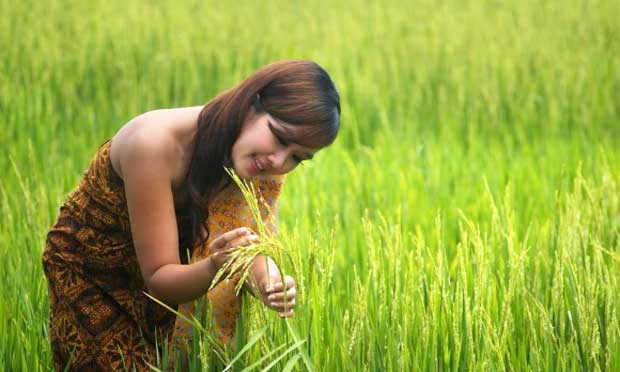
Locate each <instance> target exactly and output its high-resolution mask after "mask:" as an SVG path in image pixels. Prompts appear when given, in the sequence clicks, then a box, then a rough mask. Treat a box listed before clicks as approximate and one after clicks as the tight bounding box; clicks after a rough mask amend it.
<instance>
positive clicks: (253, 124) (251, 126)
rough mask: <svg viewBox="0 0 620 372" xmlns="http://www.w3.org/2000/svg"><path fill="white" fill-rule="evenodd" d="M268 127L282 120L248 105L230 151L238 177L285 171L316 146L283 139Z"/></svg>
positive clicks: (280, 126) (276, 126) (290, 168)
mask: <svg viewBox="0 0 620 372" xmlns="http://www.w3.org/2000/svg"><path fill="white" fill-rule="evenodd" d="M272 128H282V124H281V123H280V122H278V121H277V120H275V119H274V118H273V117H272V116H271V115H269V114H267V113H260V114H257V113H256V111H255V109H254V107H251V108H250V110H249V111H248V115H247V116H246V119H245V121H244V123H243V126H242V128H241V133H240V134H239V137H238V138H237V141H235V143H234V144H233V147H232V151H231V158H232V166H233V169H234V170H235V173H237V175H238V176H239V177H241V178H243V179H252V178H254V177H256V176H258V175H261V174H270V175H274V174H284V173H288V172H290V171H292V170H293V169H294V168H295V167H296V166H297V165H299V163H301V162H302V161H304V160H309V159H311V158H312V156H313V155H314V154H315V153H316V152H317V151H318V150H319V149H316V148H310V147H304V146H301V145H298V144H296V143H292V142H291V143H288V142H286V141H283V140H282V139H281V138H279V137H278V136H277V135H276V133H275V132H274V131H273V130H272Z"/></svg>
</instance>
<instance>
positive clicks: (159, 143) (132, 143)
mask: <svg viewBox="0 0 620 372" xmlns="http://www.w3.org/2000/svg"><path fill="white" fill-rule="evenodd" d="M199 112H200V111H199V110H198V109H196V108H193V107H189V108H178V109H162V110H154V111H149V112H146V113H144V114H142V115H139V116H137V117H135V118H134V119H132V120H130V121H129V122H128V123H127V124H125V125H124V126H123V127H122V128H121V129H120V130H119V131H118V132H117V133H116V134H115V135H114V137H112V143H111V145H110V146H111V147H110V159H111V162H112V166H113V168H114V170H115V171H116V172H117V173H118V175H119V176H120V177H121V178H123V168H124V164H126V163H127V162H133V161H142V162H143V161H145V159H152V160H151V161H152V164H151V165H152V166H156V167H158V168H161V167H163V168H164V170H167V172H165V173H167V174H169V175H171V177H172V178H174V177H175V176H176V175H178V174H179V173H180V172H181V173H182V172H183V163H184V162H185V158H186V157H187V154H188V146H189V145H190V143H191V139H192V137H193V135H194V130H193V127H195V122H196V119H197V117H198V113H199Z"/></svg>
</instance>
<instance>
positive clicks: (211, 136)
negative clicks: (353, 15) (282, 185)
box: [180, 60, 340, 262]
mask: <svg viewBox="0 0 620 372" xmlns="http://www.w3.org/2000/svg"><path fill="white" fill-rule="evenodd" d="M252 106H253V107H254V108H255V109H256V111H257V112H259V113H260V112H267V113H268V114H270V115H271V116H273V117H274V119H276V120H279V121H281V122H283V124H284V125H283V130H282V131H281V133H278V134H279V135H280V136H281V137H282V138H284V139H285V140H287V141H289V142H295V143H298V144H300V145H302V146H307V147H313V148H321V147H324V146H327V145H329V144H331V143H332V142H333V141H334V139H335V138H336V135H337V134H338V129H339V127H340V96H339V94H338V91H337V90H336V87H335V85H334V83H333V81H332V80H331V78H330V77H329V75H328V74H327V72H326V71H325V70H324V69H323V68H321V67H320V66H319V65H318V64H316V63H314V62H311V61H301V60H292V61H281V62H275V63H272V64H269V65H267V66H264V67H262V68H260V69H258V70H257V71H256V72H255V73H254V74H252V75H251V76H249V77H248V78H247V79H245V80H244V81H243V82H242V83H241V84H239V85H238V86H236V87H234V88H232V89H230V90H227V91H224V92H222V93H220V94H219V95H217V96H216V97H215V98H213V99H212V100H211V101H209V102H208V103H207V104H206V105H205V107H204V108H203V109H202V111H201V112H200V115H199V116H198V131H197V134H196V138H195V140H194V141H195V142H194V150H193V154H192V158H191V162H190V166H189V171H188V173H187V176H186V179H185V189H186V191H187V194H188V195H189V205H188V215H189V225H188V229H190V230H191V231H189V234H188V236H191V238H190V241H189V242H188V243H187V244H183V245H184V246H185V247H180V250H181V260H182V261H183V262H186V260H185V258H186V254H187V252H183V251H184V250H185V249H189V250H190V252H189V253H190V254H191V252H192V251H193V249H194V248H195V247H196V246H198V244H197V243H199V244H200V246H204V245H205V244H206V240H207V239H208V234H209V230H208V226H207V218H208V216H209V210H208V204H209V201H210V199H211V198H212V197H213V196H214V195H215V194H216V193H217V191H219V190H218V188H219V187H221V186H222V184H228V183H229V182H230V180H229V177H228V175H227V174H226V173H225V171H224V166H225V165H229V164H230V153H231V149H232V146H233V144H234V143H235V141H236V140H237V137H239V133H240V132H241V127H242V125H243V123H244V120H245V117H246V115H247V114H248V111H249V109H250V107H252ZM201 228H204V230H205V232H206V233H207V236H206V237H205V236H203V235H202V233H201V230H202V229H201Z"/></svg>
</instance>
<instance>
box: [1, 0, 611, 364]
mask: <svg viewBox="0 0 620 372" xmlns="http://www.w3.org/2000/svg"><path fill="white" fill-rule="evenodd" d="M0 9H2V12H0V148H1V151H2V156H0V174H1V175H2V177H1V178H0V277H1V278H2V281H1V282H0V293H1V294H2V300H0V335H2V337H1V340H0V366H3V367H4V368H5V369H6V370H12V371H38V370H41V371H47V370H50V369H51V368H52V354H51V349H50V344H49V337H48V325H47V321H48V308H49V303H48V297H47V284H46V282H45V277H44V275H43V271H42V266H41V253H42V249H43V247H44V241H45V236H46V234H47V232H48V231H49V229H50V227H51V226H52V224H53V223H54V221H55V219H56V217H57V215H58V208H59V206H60V205H61V204H62V202H63V201H64V200H65V198H66V197H67V195H68V194H69V193H70V192H71V191H72V190H73V188H74V187H75V186H76V185H77V184H78V182H79V180H80V179H81V177H82V174H83V172H84V170H85V169H86V167H87V166H88V163H89V161H90V160H91V158H92V156H93V154H94V152H95V150H96V149H97V147H98V145H100V144H101V143H103V141H104V140H105V139H107V138H109V137H111V136H112V135H114V133H115V132H116V131H117V130H118V129H119V128H120V127H121V126H122V125H123V124H125V123H126V122H127V121H129V120H130V119H131V118H133V117H135V116H137V115H139V114H140V113H142V112H145V111H149V110H153V109H156V108H164V107H178V106H189V105H196V104H202V103H205V102H207V101H208V100H209V99H210V98H211V97H213V96H214V95H215V94H217V93H218V92H220V91H222V90H224V89H226V88H228V87H231V86H233V85H235V84H237V83H238V82H240V81H241V80H242V79H243V78H245V77H246V76H247V75H249V74H250V73H252V72H253V71H254V70H255V69H257V68H258V67H260V66H262V65H264V64H267V63H269V62H272V61H276V60H281V59H293V58H294V59H298V58H299V59H310V60H314V61H316V62H318V63H319V64H320V65H322V66H323V67H324V68H325V69H326V70H327V71H328V72H330V74H331V76H332V78H333V80H334V81H335V82H336V84H337V86H338V88H339V91H340V94H341V100H342V129H341V132H340V135H339V138H338V139H337V140H336V143H335V144H334V145H333V146H331V147H330V148H328V149H325V150H323V151H321V152H319V153H318V154H317V156H315V159H314V160H312V161H311V164H309V165H306V166H302V167H300V169H298V170H295V171H294V172H293V173H291V174H290V175H289V176H288V177H287V181H286V185H285V187H284V191H283V195H282V196H281V199H280V202H279V228H280V232H279V234H280V235H279V239H281V241H282V242H283V243H285V246H286V247H287V254H289V255H290V260H288V261H289V262H288V266H287V267H286V270H287V273H290V274H291V275H293V276H294V277H295V278H296V282H297V288H298V294H297V306H296V310H295V317H294V318H291V319H289V320H287V321H284V320H281V319H280V318H279V317H278V316H277V313H275V312H273V311H270V310H265V309H263V308H262V307H261V306H260V305H259V304H258V303H257V300H255V299H254V298H252V297H251V296H247V295H246V296H245V297H244V299H243V309H244V311H243V315H242V318H241V322H240V327H239V332H238V333H239V337H238V340H237V348H236V350H234V351H232V350H231V351H229V352H228V355H226V356H223V357H222V358H218V357H217V356H215V355H214V352H213V348H212V347H211V346H210V341H209V340H210V338H209V332H208V327H209V320H208V312H207V313H206V314H202V318H201V315H200V314H197V319H198V320H199V322H200V324H202V325H204V328H205V331H204V332H199V333H198V334H200V335H201V337H197V341H196V343H197V344H196V345H194V348H195V349H194V350H195V351H197V352H195V353H194V354H193V355H192V356H191V360H190V361H189V368H190V370H194V371H197V370H203V369H204V370H208V369H209V368H211V369H213V368H215V369H220V368H222V369H223V368H225V366H226V365H230V368H231V370H237V371H241V370H244V369H251V370H257V371H259V370H264V369H271V370H274V371H280V370H293V371H306V370H317V371H418V370H419V371H429V370H474V371H489V370H492V371H495V370H510V371H529V370H549V371H556V370H560V371H562V370H588V371H589V370H606V371H614V370H620V314H619V311H620V178H619V177H620V146H618V144H619V142H618V141H619V139H620V98H619V95H618V92H620V23H619V22H618V19H620V4H619V3H618V2H617V1H613V0H597V1H581V0H567V1H563V2H560V1H542V2H540V1H531V0H525V1H514V0H507V1H502V2H500V1H482V0H471V1H469V0H467V1H456V0H446V1H439V2H435V1H429V0H419V1H416V2H401V1H393V0H382V1H380V2H376V3H368V2H363V1H359V0H345V1H340V2H328V1H319V0H310V1H307V2H285V3H277V2H263V3H260V4H259V3H255V2H250V1H245V0H242V1H238V2H234V3H228V2H215V1H190V0H181V1H174V2H172V1H157V2H152V1H150V2H149V1H131V2H127V1H124V2H122V1H117V0H111V1H106V2H76V1H66V0H65V1H55V0H49V1H43V2H31V1H22V2H14V1H7V0H0ZM197 332H198V331H197ZM274 350H276V351H275V352H274ZM162 358H163V356H162ZM155 367H156V368H159V369H162V370H163V369H165V368H166V366H165V363H160V364H159V365H157V366H155Z"/></svg>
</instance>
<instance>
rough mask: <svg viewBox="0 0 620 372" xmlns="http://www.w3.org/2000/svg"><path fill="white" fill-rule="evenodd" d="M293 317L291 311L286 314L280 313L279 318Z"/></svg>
mask: <svg viewBox="0 0 620 372" xmlns="http://www.w3.org/2000/svg"><path fill="white" fill-rule="evenodd" d="M293 315H295V310H291V311H288V312H280V318H290V317H292V316H293Z"/></svg>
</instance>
